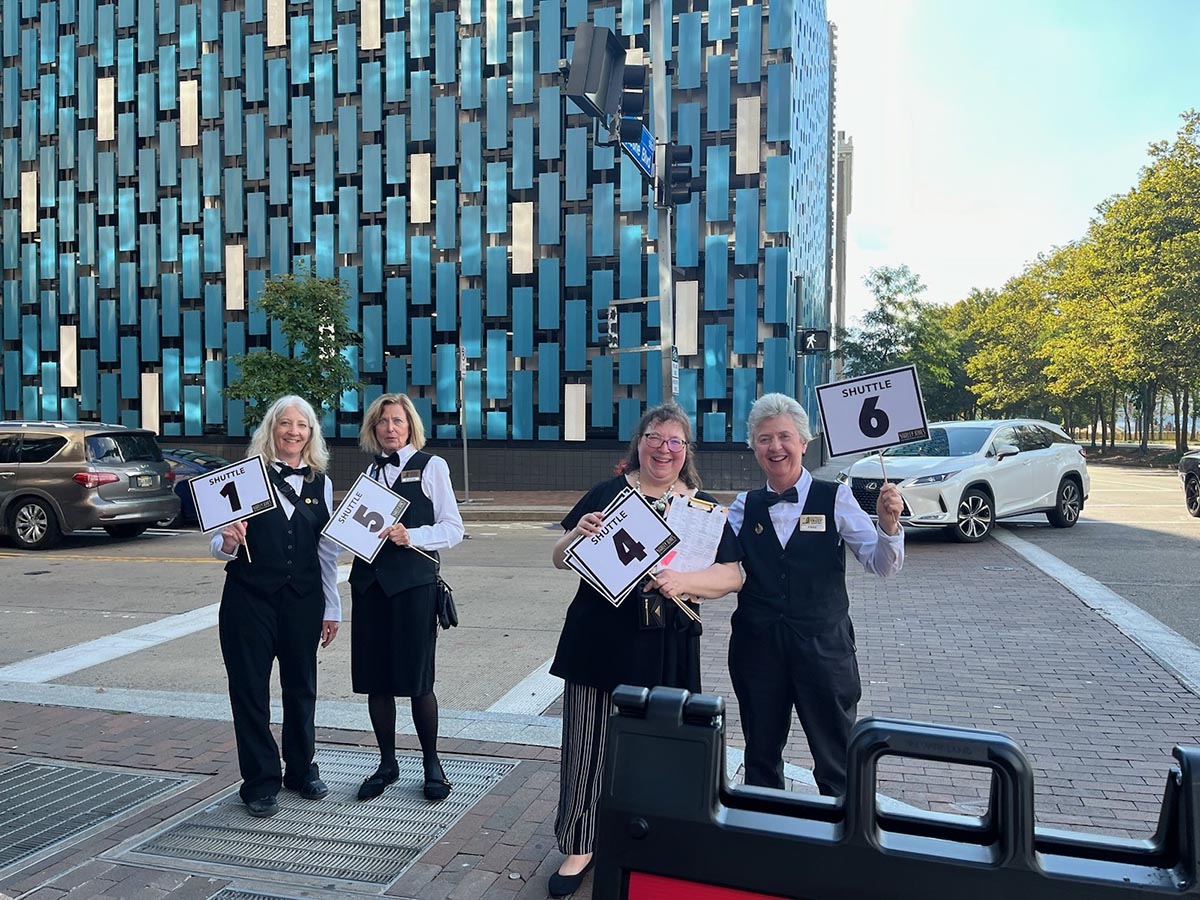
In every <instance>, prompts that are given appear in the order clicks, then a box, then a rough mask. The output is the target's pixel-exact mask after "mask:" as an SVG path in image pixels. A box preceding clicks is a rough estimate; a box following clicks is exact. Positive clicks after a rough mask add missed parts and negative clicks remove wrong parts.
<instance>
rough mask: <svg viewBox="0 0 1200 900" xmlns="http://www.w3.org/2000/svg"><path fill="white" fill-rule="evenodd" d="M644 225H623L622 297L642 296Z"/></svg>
mask: <svg viewBox="0 0 1200 900" xmlns="http://www.w3.org/2000/svg"><path fill="white" fill-rule="evenodd" d="M641 263H642V226H641V225H622V226H621V283H620V291H621V296H622V297H641V296H642V268H641Z"/></svg>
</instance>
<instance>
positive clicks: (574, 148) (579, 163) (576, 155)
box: [543, 119, 590, 200]
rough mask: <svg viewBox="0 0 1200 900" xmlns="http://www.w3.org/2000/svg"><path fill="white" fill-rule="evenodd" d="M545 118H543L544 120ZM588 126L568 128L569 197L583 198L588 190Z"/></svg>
mask: <svg viewBox="0 0 1200 900" xmlns="http://www.w3.org/2000/svg"><path fill="white" fill-rule="evenodd" d="M544 121H545V120H544V119H543V122H544ZM589 130H590V129H587V128H568V129H567V195H566V196H567V199H568V200H583V199H585V198H586V197H587V192H588V158H587V150H588V132H589Z"/></svg>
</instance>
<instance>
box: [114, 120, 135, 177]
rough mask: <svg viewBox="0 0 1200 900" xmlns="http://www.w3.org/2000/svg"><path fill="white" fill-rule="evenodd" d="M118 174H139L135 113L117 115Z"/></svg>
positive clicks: (127, 175) (124, 175)
mask: <svg viewBox="0 0 1200 900" xmlns="http://www.w3.org/2000/svg"><path fill="white" fill-rule="evenodd" d="M117 174H118V175H120V176H122V177H129V176H132V175H136V174H137V128H136V127H135V117H134V115H133V113H121V114H120V115H119V116H117Z"/></svg>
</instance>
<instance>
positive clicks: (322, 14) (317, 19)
mask: <svg viewBox="0 0 1200 900" xmlns="http://www.w3.org/2000/svg"><path fill="white" fill-rule="evenodd" d="M313 40H317V41H331V40H333V3H332V0H313Z"/></svg>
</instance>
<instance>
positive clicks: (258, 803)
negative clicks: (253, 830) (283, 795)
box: [246, 797, 279, 819]
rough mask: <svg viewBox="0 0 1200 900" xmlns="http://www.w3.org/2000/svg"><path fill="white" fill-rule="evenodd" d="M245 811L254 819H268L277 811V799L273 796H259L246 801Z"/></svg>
mask: <svg viewBox="0 0 1200 900" xmlns="http://www.w3.org/2000/svg"><path fill="white" fill-rule="evenodd" d="M246 812H248V813H250V815H252V816H254V818H256V819H269V818H271V816H273V815H275V813H277V812H279V801H278V800H276V799H275V798H274V797H259V798H258V799H257V800H247V801H246Z"/></svg>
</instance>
